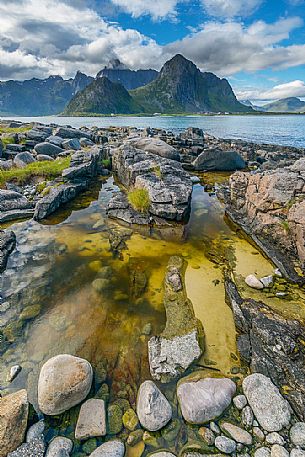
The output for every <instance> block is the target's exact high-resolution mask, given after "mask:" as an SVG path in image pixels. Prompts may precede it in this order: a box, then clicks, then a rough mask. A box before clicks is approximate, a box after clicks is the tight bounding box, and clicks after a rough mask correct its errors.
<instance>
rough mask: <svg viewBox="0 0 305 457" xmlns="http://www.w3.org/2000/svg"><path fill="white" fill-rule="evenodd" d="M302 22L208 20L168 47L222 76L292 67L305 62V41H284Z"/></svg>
mask: <svg viewBox="0 0 305 457" xmlns="http://www.w3.org/2000/svg"><path fill="white" fill-rule="evenodd" d="M302 24H303V21H302V19H301V18H299V17H292V18H286V19H280V20H279V21H277V22H275V23H273V24H267V23H266V22H264V21H257V22H255V23H253V24H252V25H251V26H249V27H246V26H245V25H243V24H242V23H240V22H236V21H229V22H225V23H223V22H208V23H205V24H203V26H202V28H201V29H200V30H199V31H196V32H195V33H193V34H191V35H189V36H187V37H186V38H184V39H182V40H179V41H176V42H174V43H171V44H169V45H168V46H166V51H167V52H168V53H172V54H174V53H176V52H180V53H182V54H184V55H185V56H186V57H188V58H190V59H191V60H193V61H194V62H195V63H196V64H197V65H198V66H199V67H200V68H202V69H203V70H206V71H212V72H215V73H218V74H220V75H222V76H229V75H233V74H234V73H237V72H240V71H248V72H252V71H253V72H254V71H257V70H264V69H267V68H288V67H293V66H297V65H302V64H305V45H291V46H281V45H280V42H281V41H283V40H285V39H287V38H289V35H290V33H291V31H293V30H294V29H296V28H298V27H301V25H302Z"/></svg>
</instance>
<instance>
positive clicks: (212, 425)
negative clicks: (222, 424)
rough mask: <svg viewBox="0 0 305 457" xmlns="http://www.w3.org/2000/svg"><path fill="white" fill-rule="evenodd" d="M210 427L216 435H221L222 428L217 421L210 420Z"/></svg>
mask: <svg viewBox="0 0 305 457" xmlns="http://www.w3.org/2000/svg"><path fill="white" fill-rule="evenodd" d="M210 429H211V430H212V432H214V433H216V435H220V428H219V427H218V425H217V424H216V422H213V421H212V422H210Z"/></svg>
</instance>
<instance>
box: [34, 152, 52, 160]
mask: <svg viewBox="0 0 305 457" xmlns="http://www.w3.org/2000/svg"><path fill="white" fill-rule="evenodd" d="M36 160H38V162H52V161H53V160H54V158H53V157H51V156H48V155H44V154H38V155H37V156H36Z"/></svg>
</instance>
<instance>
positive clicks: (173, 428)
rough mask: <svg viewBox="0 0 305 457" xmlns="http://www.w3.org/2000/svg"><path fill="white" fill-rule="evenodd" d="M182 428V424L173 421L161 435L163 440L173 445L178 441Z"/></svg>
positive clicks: (176, 420) (175, 420)
mask: <svg viewBox="0 0 305 457" xmlns="http://www.w3.org/2000/svg"><path fill="white" fill-rule="evenodd" d="M180 427H181V423H180V421H179V420H178V419H173V420H172V421H171V422H170V423H169V424H167V425H166V426H165V427H164V428H163V429H162V430H161V435H162V438H163V439H164V440H165V441H167V442H168V443H172V442H173V441H175V440H176V438H177V436H178V433H179V430H180Z"/></svg>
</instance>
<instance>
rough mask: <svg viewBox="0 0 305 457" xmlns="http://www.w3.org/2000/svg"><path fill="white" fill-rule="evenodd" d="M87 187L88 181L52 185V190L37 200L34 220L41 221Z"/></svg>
mask: <svg viewBox="0 0 305 457" xmlns="http://www.w3.org/2000/svg"><path fill="white" fill-rule="evenodd" d="M86 188H87V184H86V183H85V184H83V183H75V184H73V183H71V184H62V185H60V186H56V187H52V188H51V190H50V192H48V194H47V195H45V196H44V197H43V198H42V199H41V200H39V201H38V202H37V204H36V207H35V212H34V216H33V218H34V220H35V221H40V220H42V219H45V218H46V217H48V216H49V215H50V214H52V213H54V212H55V211H56V210H57V209H58V208H60V207H61V206H62V205H63V204H64V203H67V202H69V201H71V200H73V199H74V198H75V197H77V195H79V194H80V193H81V192H82V191H83V190H85V189H86Z"/></svg>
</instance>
